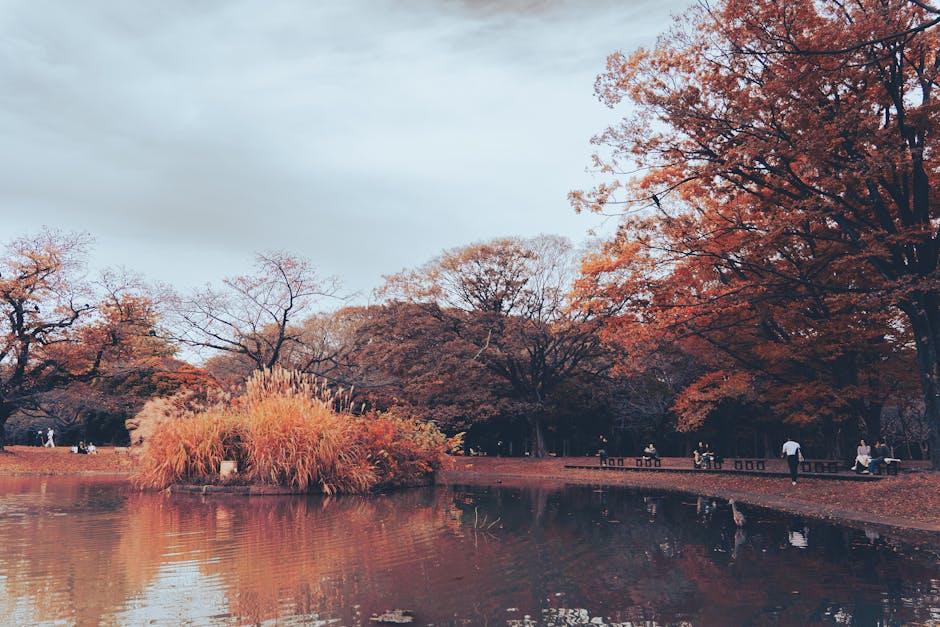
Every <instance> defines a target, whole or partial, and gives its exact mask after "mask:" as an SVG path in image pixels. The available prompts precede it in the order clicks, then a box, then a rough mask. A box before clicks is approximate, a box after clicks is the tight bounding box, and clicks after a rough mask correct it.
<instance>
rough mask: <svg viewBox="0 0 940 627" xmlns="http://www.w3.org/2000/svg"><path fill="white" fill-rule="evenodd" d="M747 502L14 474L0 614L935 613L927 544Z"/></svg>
mask: <svg viewBox="0 0 940 627" xmlns="http://www.w3.org/2000/svg"><path fill="white" fill-rule="evenodd" d="M744 512H745V514H746V515H747V517H748V522H747V525H746V527H745V529H744V530H738V529H737V528H736V527H735V526H734V524H733V522H732V520H731V514H730V510H729V508H728V506H727V504H725V503H724V502H720V501H715V500H712V499H696V498H694V497H680V496H667V495H662V494H654V493H648V492H646V493H643V492H635V491H629V490H625V489H614V488H610V489H607V488H605V489H592V488H590V487H567V488H544V487H533V488H526V489H513V488H504V487H499V486H497V487H480V486H438V487H431V488H421V489H414V490H406V491H402V492H398V493H395V494H388V495H382V496H371V497H340V498H322V497H312V496H311V497H250V498H248V497H237V496H213V497H210V498H205V497H200V496H188V495H166V494H156V493H140V492H136V491H134V490H133V489H132V488H130V487H129V486H128V485H127V484H126V483H124V482H121V481H116V480H104V479H87V478H82V479H78V478H54V477H50V478H40V477H29V478H7V479H0V623H2V624H34V623H56V622H57V623H60V624H63V623H64V624H80V625H95V624H120V625H127V624H130V625H138V624H172V625H177V624H196V625H203V624H210V625H211V624H238V623H242V624H255V623H263V624H287V625H291V624H305V625H311V624H312V625H374V624H375V623H372V622H370V616H371V615H372V614H374V613H381V612H384V611H387V610H392V609H396V608H404V609H408V610H411V611H413V615H414V618H415V624H418V625H427V624H433V625H506V626H517V625H518V626H522V625H545V626H552V625H582V624H592V625H605V624H606V625H616V624H621V625H637V624H644V625H651V624H657V625H666V624H684V625H698V624H704V625H737V624H751V625H763V624H785V625H793V624H857V625H876V624H888V625H893V624H908V623H920V624H923V623H930V622H932V621H940V564H938V561H937V556H936V554H934V553H932V552H931V551H929V550H926V551H925V550H917V549H914V548H912V547H904V546H901V545H897V544H895V543H893V542H891V541H889V540H886V539H884V538H879V537H877V535H875V534H873V533H868V534H866V533H864V532H862V531H858V530H854V529H848V528H843V527H838V526H832V525H826V524H821V523H818V522H812V521H807V520H800V519H796V518H792V517H789V516H784V515H778V514H772V513H767V512H763V511H759V510H755V509H753V508H745V509H744ZM592 621H593V622H592Z"/></svg>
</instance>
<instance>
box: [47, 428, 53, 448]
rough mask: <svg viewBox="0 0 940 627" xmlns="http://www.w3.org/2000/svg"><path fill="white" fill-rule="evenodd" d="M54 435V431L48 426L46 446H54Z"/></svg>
mask: <svg viewBox="0 0 940 627" xmlns="http://www.w3.org/2000/svg"><path fill="white" fill-rule="evenodd" d="M54 435H55V431H53V430H52V427H49V430H48V431H46V446H47V447H48V448H55V440H54V439H53V436H54Z"/></svg>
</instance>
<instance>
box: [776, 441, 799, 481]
mask: <svg viewBox="0 0 940 627" xmlns="http://www.w3.org/2000/svg"><path fill="white" fill-rule="evenodd" d="M780 456H781V457H785V458H786V460H787V465H788V466H789V467H790V481H791V482H792V483H793V485H796V471H797V468H799V465H800V462H801V461H803V453H802V452H801V451H800V445H799V444H797V443H796V442H794V441H793V439H792V438H787V441H786V442H784V443H783V451H782V454H781V455H780Z"/></svg>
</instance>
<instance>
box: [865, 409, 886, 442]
mask: <svg viewBox="0 0 940 627" xmlns="http://www.w3.org/2000/svg"><path fill="white" fill-rule="evenodd" d="M881 408H882V404H881V403H872V404H870V405H868V406H867V407H866V408H865V416H864V418H865V431H866V437H867V438H868V439H869V440H871V441H872V442H874V441H875V440H876V439H878V438H880V437H881Z"/></svg>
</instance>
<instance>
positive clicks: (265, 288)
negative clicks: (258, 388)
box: [164, 253, 339, 369]
mask: <svg viewBox="0 0 940 627" xmlns="http://www.w3.org/2000/svg"><path fill="white" fill-rule="evenodd" d="M338 292H339V281H338V279H336V278H334V277H322V276H320V274H318V273H317V271H316V270H315V269H314V268H313V266H312V265H311V264H310V262H309V261H307V260H306V259H303V258H301V257H297V256H293V255H289V254H287V253H268V254H259V255H257V257H256V261H255V269H254V272H253V273H251V274H245V275H240V276H235V277H230V278H227V279H225V280H223V281H222V286H221V287H213V286H211V285H210V286H206V287H204V288H202V289H199V290H195V291H193V292H192V293H190V294H188V295H183V296H181V295H175V294H174V295H171V296H169V297H168V298H167V301H168V303H169V318H170V319H169V324H168V325H167V328H166V329H165V331H164V334H165V336H166V337H168V338H171V339H173V340H175V341H177V342H179V343H181V344H182V345H184V346H188V347H190V348H193V349H196V350H202V349H208V350H211V351H218V352H221V353H226V354H229V355H232V356H234V357H235V358H236V359H235V363H236V364H238V363H241V364H247V365H248V366H249V367H250V368H251V369H264V368H272V367H274V366H275V365H278V364H280V363H282V361H283V360H285V359H289V360H293V361H296V362H297V363H298V364H299V365H301V366H304V364H305V363H313V362H315V361H316V360H317V359H319V358H320V356H319V354H318V352H317V351H318V350H319V349H317V348H316V347H314V346H312V345H310V344H308V343H306V342H305V339H307V338H310V337H313V335H314V334H312V333H311V332H310V329H309V327H307V328H306V329H305V327H304V324H306V323H304V320H305V319H306V318H308V317H309V316H310V315H311V314H312V313H313V312H312V308H313V306H314V305H315V304H316V303H318V302H320V301H322V300H323V299H330V298H336V297H337V294H338ZM307 323H311V321H310V320H308V321H307ZM301 362H303V363H301ZM302 369H303V368H302Z"/></svg>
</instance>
